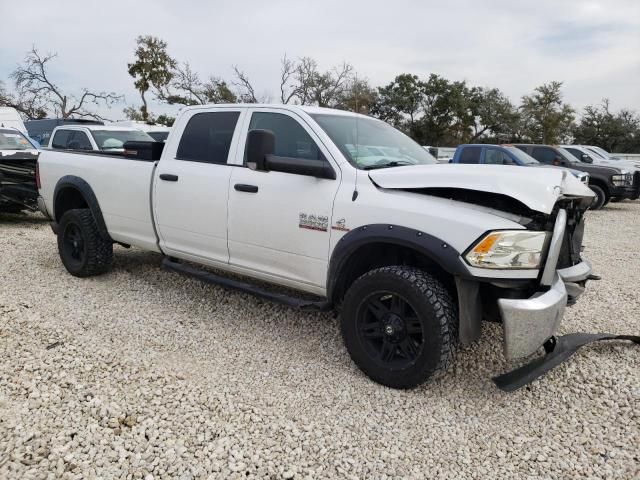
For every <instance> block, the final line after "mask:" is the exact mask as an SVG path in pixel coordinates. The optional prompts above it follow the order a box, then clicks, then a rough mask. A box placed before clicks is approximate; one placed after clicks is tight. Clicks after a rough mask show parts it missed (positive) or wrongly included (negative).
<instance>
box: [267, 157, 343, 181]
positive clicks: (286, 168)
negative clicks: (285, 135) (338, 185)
mask: <svg viewBox="0 0 640 480" xmlns="http://www.w3.org/2000/svg"><path fill="white" fill-rule="evenodd" d="M266 167H267V170H273V171H274V172H283V173H293V174H296V175H305V176H308V177H316V178H326V179H329V180H335V179H336V172H334V171H333V168H331V165H330V164H329V162H327V161H326V160H311V159H308V158H291V157H278V156H276V155H267V158H266Z"/></svg>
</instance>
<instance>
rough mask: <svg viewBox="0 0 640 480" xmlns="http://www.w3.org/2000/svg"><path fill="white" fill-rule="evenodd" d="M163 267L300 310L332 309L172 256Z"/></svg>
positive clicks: (324, 302)
mask: <svg viewBox="0 0 640 480" xmlns="http://www.w3.org/2000/svg"><path fill="white" fill-rule="evenodd" d="M162 268H164V269H165V270H169V271H171V272H176V273H180V274H182V275H185V276H187V277H193V278H197V279H198V280H201V281H203V282H206V283H212V284H214V285H220V286H221V287H224V288H227V289H229V290H238V291H240V292H246V293H250V294H252V295H255V296H257V297H260V298H264V299H265V300H269V301H271V302H275V303H280V304H282V305H287V306H288V307H292V308H296V309H298V310H312V311H321V312H325V311H327V310H331V307H332V305H331V303H330V302H328V301H326V300H322V301H314V300H309V299H305V298H297V297H292V296H290V295H286V294H284V293H277V292H271V291H269V290H266V289H264V288H261V287H259V286H257V285H253V284H250V283H246V282H242V281H240V280H234V279H232V278H228V277H223V276H221V275H216V274H215V273H211V272H208V271H206V270H200V269H198V268H195V267H192V266H190V265H185V264H183V263H180V262H179V261H176V260H174V259H172V258H170V257H165V258H164V259H163V260H162Z"/></svg>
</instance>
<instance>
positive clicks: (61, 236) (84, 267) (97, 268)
mask: <svg viewBox="0 0 640 480" xmlns="http://www.w3.org/2000/svg"><path fill="white" fill-rule="evenodd" d="M58 252H59V254H60V259H61V260H62V264H63V265H64V266H65V268H66V269H67V271H68V272H69V273H70V274H71V275H74V276H76V277H91V276H93V275H100V274H101V273H105V272H106V271H108V270H109V268H110V267H111V263H112V261H113V243H111V242H110V241H107V240H105V239H104V238H102V237H101V236H100V232H99V231H98V226H97V225H96V222H95V220H94V218H93V215H92V214H91V211H90V210H89V209H87V208H83V209H74V210H69V211H67V212H65V213H64V215H62V219H61V220H60V225H59V227H58Z"/></svg>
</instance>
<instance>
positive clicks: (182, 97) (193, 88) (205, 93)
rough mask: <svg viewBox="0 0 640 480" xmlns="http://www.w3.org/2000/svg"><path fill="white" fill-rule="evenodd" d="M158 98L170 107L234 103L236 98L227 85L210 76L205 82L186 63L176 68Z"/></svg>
mask: <svg viewBox="0 0 640 480" xmlns="http://www.w3.org/2000/svg"><path fill="white" fill-rule="evenodd" d="M158 98H159V99H160V100H162V101H165V102H167V103H169V104H171V105H174V104H177V105H205V104H207V103H236V102H237V101H238V98H237V96H236V94H235V93H233V92H232V91H231V89H230V88H229V86H228V85H227V83H226V82H225V81H224V80H222V79H220V78H217V77H214V76H211V77H209V79H208V80H207V81H206V82H202V81H201V80H200V76H199V75H198V74H197V73H196V72H194V71H193V70H191V66H190V65H189V64H188V63H184V64H183V65H182V66H178V67H177V68H176V69H175V70H174V72H173V78H172V80H171V82H170V84H169V85H167V86H166V87H165V88H163V89H162V90H160V91H159V92H158Z"/></svg>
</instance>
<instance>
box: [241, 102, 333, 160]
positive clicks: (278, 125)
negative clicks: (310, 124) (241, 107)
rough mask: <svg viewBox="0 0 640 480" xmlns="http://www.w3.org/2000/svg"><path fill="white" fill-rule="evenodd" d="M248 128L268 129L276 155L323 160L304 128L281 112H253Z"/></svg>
mask: <svg viewBox="0 0 640 480" xmlns="http://www.w3.org/2000/svg"><path fill="white" fill-rule="evenodd" d="M249 130H269V131H271V132H273V134H274V136H275V152H274V155H276V156H278V157H289V158H304V159H308V160H324V156H323V155H322V152H321V151H320V149H319V148H318V146H317V145H316V143H315V142H314V141H313V139H312V138H311V137H310V136H309V134H308V133H307V132H306V130H305V129H304V128H303V127H302V125H300V124H299V123H298V122H297V121H296V120H294V119H293V118H291V117H290V116H288V115H283V114H281V113H265V112H255V113H253V114H252V115H251V122H250V123H249Z"/></svg>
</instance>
